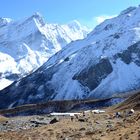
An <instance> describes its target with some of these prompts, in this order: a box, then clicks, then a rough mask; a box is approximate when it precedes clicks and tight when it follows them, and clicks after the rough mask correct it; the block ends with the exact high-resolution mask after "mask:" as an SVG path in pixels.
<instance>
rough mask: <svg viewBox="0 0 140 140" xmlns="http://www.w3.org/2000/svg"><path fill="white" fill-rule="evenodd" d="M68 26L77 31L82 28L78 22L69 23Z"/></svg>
mask: <svg viewBox="0 0 140 140" xmlns="http://www.w3.org/2000/svg"><path fill="white" fill-rule="evenodd" d="M68 26H69V27H70V28H71V27H72V28H76V29H80V28H81V24H80V23H79V21H77V20H73V21H71V22H69V23H68Z"/></svg>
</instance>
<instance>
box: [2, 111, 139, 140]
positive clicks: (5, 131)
mask: <svg viewBox="0 0 140 140" xmlns="http://www.w3.org/2000/svg"><path fill="white" fill-rule="evenodd" d="M126 139H127V140H140V112H138V111H135V113H134V114H132V115H131V116H127V117H124V116H123V117H119V118H117V117H114V113H109V112H106V113H102V114H93V113H90V112H88V113H86V114H85V116H83V115H82V116H80V117H78V118H73V117H69V116H67V117H66V116H65V117H64V116H63V117H62V116H61V117H60V116H59V117H55V116H48V115H42V116H28V117H14V118H4V117H2V116H1V117H0V140H126Z"/></svg>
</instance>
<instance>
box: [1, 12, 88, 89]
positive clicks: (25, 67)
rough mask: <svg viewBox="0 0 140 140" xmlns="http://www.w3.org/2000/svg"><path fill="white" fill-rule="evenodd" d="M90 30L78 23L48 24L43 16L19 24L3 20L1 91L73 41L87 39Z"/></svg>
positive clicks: (24, 20) (36, 14)
mask: <svg viewBox="0 0 140 140" xmlns="http://www.w3.org/2000/svg"><path fill="white" fill-rule="evenodd" d="M89 31H90V30H89V29H88V28H86V27H85V26H82V25H80V23H79V22H78V21H72V22H70V23H68V24H66V25H58V24H49V23H45V21H44V20H43V18H42V16H41V15H40V14H39V13H35V14H34V15H32V16H31V17H28V18H25V19H23V20H19V21H13V20H12V19H9V18H0V67H1V69H0V83H1V85H0V89H2V88H4V87H6V86H7V85H9V84H11V82H13V81H14V80H17V79H18V78H22V77H23V76H25V75H27V74H29V73H31V72H32V71H34V70H35V69H37V68H38V67H39V66H41V65H42V64H43V63H44V62H46V61H47V60H48V58H49V57H50V56H52V55H53V54H55V53H56V52H58V51H59V50H61V49H62V48H63V47H64V46H66V45H67V44H68V43H70V42H71V41H74V40H77V39H83V38H85V37H86V36H87V33H89Z"/></svg>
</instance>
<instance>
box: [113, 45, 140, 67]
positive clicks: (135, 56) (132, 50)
mask: <svg viewBox="0 0 140 140" xmlns="http://www.w3.org/2000/svg"><path fill="white" fill-rule="evenodd" d="M115 58H121V60H122V61H123V62H124V63H126V64H130V63H131V62H134V63H135V64H136V65H137V66H140V42H137V43H136V44H134V45H131V46H130V47H128V49H127V50H125V51H123V52H122V53H118V54H116V55H115Z"/></svg>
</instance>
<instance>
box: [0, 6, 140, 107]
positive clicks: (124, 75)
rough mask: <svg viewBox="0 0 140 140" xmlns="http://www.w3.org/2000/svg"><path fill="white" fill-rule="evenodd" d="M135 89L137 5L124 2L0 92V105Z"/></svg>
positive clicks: (138, 76) (138, 82)
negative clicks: (83, 35)
mask: <svg viewBox="0 0 140 140" xmlns="http://www.w3.org/2000/svg"><path fill="white" fill-rule="evenodd" d="M139 88H140V7H130V8H128V9H126V10H124V11H122V12H121V13H120V14H119V15H118V16H117V17H115V18H113V19H110V20H106V21H104V22H103V23H102V24H100V25H98V26H97V27H96V28H95V29H94V30H93V31H92V32H91V33H90V34H89V35H88V36H87V37H86V38H85V39H83V40H78V41H74V42H71V43H70V44H68V45H67V46H66V47H64V48H63V49H62V50H61V51H59V52H58V53H56V54H55V55H54V56H53V57H51V58H50V59H49V60H48V61H47V62H46V63H45V64H44V65H43V66H41V67H40V68H39V69H38V70H37V71H35V72H34V73H33V74H31V75H29V76H27V77H25V78H23V79H21V80H19V81H17V82H15V83H13V84H12V85H11V86H9V87H7V88H6V89H5V90H3V91H1V92H0V104H1V108H7V107H9V108H11V107H13V106H18V105H22V104H27V103H37V102H46V101H48V100H63V99H85V98H100V99H102V98H109V97H112V96H115V95H116V94H117V95H119V94H120V95H121V93H125V92H126V94H127V93H128V91H131V90H136V89H139Z"/></svg>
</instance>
